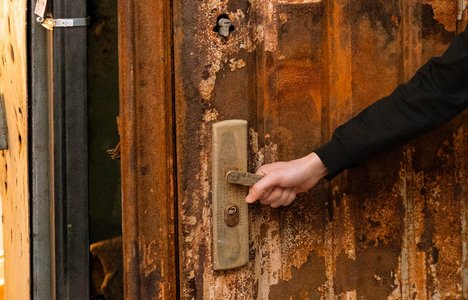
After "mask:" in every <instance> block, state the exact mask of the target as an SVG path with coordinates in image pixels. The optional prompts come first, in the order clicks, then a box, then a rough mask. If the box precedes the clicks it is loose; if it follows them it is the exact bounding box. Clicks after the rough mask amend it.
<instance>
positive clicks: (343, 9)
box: [180, 0, 468, 299]
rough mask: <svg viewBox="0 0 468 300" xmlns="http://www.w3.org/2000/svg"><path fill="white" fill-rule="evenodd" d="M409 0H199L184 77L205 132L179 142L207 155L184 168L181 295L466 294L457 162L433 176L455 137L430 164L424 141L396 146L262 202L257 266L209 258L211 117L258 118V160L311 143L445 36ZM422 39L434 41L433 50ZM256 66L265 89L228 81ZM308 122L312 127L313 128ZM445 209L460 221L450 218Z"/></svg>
mask: <svg viewBox="0 0 468 300" xmlns="http://www.w3.org/2000/svg"><path fill="white" fill-rule="evenodd" d="M187 5H188V4H187ZM400 5H401V2H386V1H370V0H361V1H358V2H357V3H351V2H350V1H334V2H330V3H328V2H327V3H324V2H321V1H293V0H290V1H286V0H283V1H281V0H270V1H253V0H252V1H249V4H248V6H247V7H246V6H243V4H242V3H240V2H236V1H234V0H231V1H204V2H203V3H196V4H193V6H194V7H195V11H196V13H197V16H196V21H193V22H194V24H190V25H195V27H196V31H195V34H194V35H193V36H194V37H195V38H194V40H190V38H187V39H188V41H189V45H188V46H187V48H189V49H190V51H192V53H190V52H189V53H190V58H184V59H185V60H183V61H184V62H186V63H188V64H189V65H190V64H191V63H193V65H190V66H193V68H190V69H186V70H185V71H187V74H188V73H190V74H189V75H184V76H187V77H189V80H186V81H185V82H184V84H188V85H190V84H193V86H194V90H195V92H192V91H191V90H190V88H186V87H185V86H184V89H185V90H184V92H186V93H187V95H184V96H185V97H186V98H184V101H185V102H184V103H189V104H187V106H188V109H187V110H186V113H187V116H186V118H187V119H189V120H187V121H186V125H185V126H186V127H185V128H184V130H187V132H186V133H185V137H187V140H188V139H189V138H190V139H191V140H195V142H193V143H192V141H190V142H186V143H182V145H183V147H181V148H180V149H182V151H185V152H184V153H183V155H185V156H189V157H190V159H191V160H192V159H193V157H196V158H197V162H196V163H187V162H186V160H187V158H185V161H184V167H186V169H185V170H182V173H183V174H182V175H181V176H188V177H187V178H184V180H185V181H186V182H184V183H183V184H182V186H183V188H182V191H183V193H185V194H184V196H183V204H182V208H183V209H182V211H181V216H182V217H181V219H180V222H181V223H182V226H181V227H182V231H183V232H182V234H183V239H182V240H183V245H182V246H181V248H182V249H183V253H182V258H181V260H182V261H183V274H182V275H181V278H182V281H183V283H182V287H183V290H182V295H183V296H184V297H186V298H200V299H201V298H204V299H269V298H272V299H318V298H321V299H364V298H372V297H375V298H376V299H385V298H388V299H413V298H417V299H423V298H424V297H426V296H427V297H429V296H431V297H436V298H437V297H441V298H443V297H446V296H447V295H449V296H450V297H452V296H453V297H459V295H460V291H458V290H457V289H456V287H455V286H456V284H459V281H460V280H458V279H457V278H456V276H459V275H460V272H459V271H458V270H460V264H462V261H463V263H465V262H466V249H465V250H463V251H465V252H463V253H462V250H461V247H460V245H461V243H460V242H459V240H460V236H459V233H460V232H459V231H453V232H449V227H450V224H452V225H453V224H457V222H460V223H463V222H466V220H465V221H463V219H457V218H460V214H458V213H457V212H458V209H457V207H458V208H459V206H460V205H461V202H460V200H459V199H458V198H457V199H458V202H457V201H452V200H453V199H450V198H449V197H448V196H447V195H448V194H450V191H451V189H454V188H455V187H454V184H453V183H450V181H456V180H454V177H453V174H452V175H450V174H451V173H450V172H448V171H447V170H445V171H443V172H442V175H441V176H440V177H436V176H435V175H434V174H433V172H432V173H431V171H430V170H428V169H427V168H429V167H427V166H428V165H431V166H432V168H434V165H439V162H441V163H446V164H450V161H452V160H453V153H451V152H450V151H446V148H451V147H452V146H451V141H447V142H446V143H445V144H444V145H443V146H440V145H439V144H436V145H435V144H434V145H433V144H431V147H433V148H434V147H435V148H437V150H438V152H437V155H436V156H437V157H438V158H437V159H438V160H439V161H437V163H436V164H434V163H433V162H431V160H427V161H428V163H427V164H426V167H424V168H422V167H421V166H419V164H420V162H419V161H420V160H421V159H419V158H418V155H420V147H409V148H407V150H406V151H405V152H404V154H401V153H400V151H398V150H395V151H394V152H391V153H390V154H388V155H387V156H384V160H383V161H379V160H378V159H377V160H375V161H371V163H369V165H368V166H364V167H361V168H358V169H357V170H353V171H350V173H351V174H350V175H346V174H343V175H342V176H340V177H339V178H337V179H335V180H334V181H333V183H332V184H329V185H328V184H325V183H324V184H321V185H320V186H318V187H317V188H316V189H314V190H313V191H311V192H310V193H308V194H306V195H300V196H299V197H298V199H297V201H295V202H294V204H293V205H292V206H291V207H288V208H284V209H279V210H271V209H270V208H268V207H261V206H259V205H253V206H251V207H250V213H249V216H250V223H249V224H250V242H251V247H250V248H251V252H250V256H251V259H250V262H249V264H248V265H247V266H246V267H244V268H242V269H239V270H233V271H226V272H213V271H212V269H211V260H210V259H211V258H210V257H211V233H210V232H211V220H210V217H211V215H210V209H209V207H210V202H209V201H210V195H209V191H210V186H209V175H208V174H209V172H208V171H209V168H210V162H209V154H210V149H211V144H210V133H209V132H210V124H211V123H212V122H214V121H216V120H217V119H225V118H230V117H233V118H238V117H239V116H243V117H244V116H246V118H247V119H249V124H251V126H252V127H251V128H250V129H249V143H250V151H251V153H250V154H251V157H252V158H253V159H252V160H251V162H250V166H249V168H250V169H252V170H255V169H256V168H258V167H259V166H260V165H262V164H264V163H267V162H273V161H277V160H284V159H291V158H294V157H297V156H300V155H301V154H304V153H306V152H310V151H311V150H313V148H314V147H315V146H317V145H318V144H319V143H320V142H321V141H323V140H325V139H326V138H327V137H328V134H329V132H330V131H331V130H332V129H333V128H334V127H336V126H337V125H339V124H340V123H342V122H343V121H345V120H346V119H348V118H349V117H350V116H351V115H353V114H354V113H356V112H357V111H359V110H360V109H362V108H363V107H365V106H367V105H369V104H370V103H372V102H373V101H375V100H376V99H377V98H379V97H381V96H384V95H386V94H388V93H389V92H390V91H391V90H392V89H393V88H394V87H395V86H396V85H397V83H398V82H400V81H401V80H402V79H403V78H406V76H410V74H411V73H413V72H414V69H415V68H416V67H417V66H418V64H419V63H420V62H421V60H422V58H424V57H425V56H426V55H429V53H432V52H434V53H435V52H437V51H439V50H440V49H442V48H443V47H444V46H446V41H445V40H444V39H440V38H438V37H437V36H436V34H435V33H432V32H430V34H429V35H428V36H426V35H425V36H424V38H425V40H421V39H422V38H421V37H420V36H419V33H420V31H421V27H422V25H421V24H420V23H421V22H420V21H421V20H420V19H418V16H417V15H416V14H417V12H418V8H417V7H416V4H415V3H412V2H411V3H406V2H405V3H404V5H402V6H401V7H400ZM220 14H226V15H228V16H229V17H230V18H231V20H232V21H233V24H234V26H235V27H236V29H235V30H234V31H233V32H232V34H231V36H230V37H229V38H228V39H224V38H221V37H219V36H218V35H217V33H216V32H213V30H212V28H213V25H214V23H215V22H216V18H217V17H218V16H219V15H220ZM435 15H436V18H439V17H440V16H441V13H440V12H437V13H435ZM413 17H414V19H412V18H413ZM324 18H325V19H324ZM439 19H440V18H439ZM437 34H439V33H437ZM423 45H424V49H426V48H429V50H424V51H426V52H424V53H423V52H422V51H423ZM426 46H429V47H426ZM252 65H253V66H252ZM402 65H404V66H402ZM229 71H231V72H229ZM234 71H235V72H234ZM244 72H245V73H244ZM248 72H252V73H254V74H252V75H254V76H252V78H255V80H256V82H254V83H252V86H253V90H254V91H255V92H254V96H251V94H249V92H248V91H247V90H248V89H249V88H251V87H250V86H247V85H248V84H246V85H244V86H242V87H238V86H232V85H229V84H230V83H229V82H228V83H227V82H226V81H227V79H226V78H230V79H232V78H236V77H235V76H236V75H239V74H241V75H243V74H247V73H248ZM181 73H182V72H181ZM311 74H312V76H311ZM192 75H193V76H192ZM229 76H231V77H229ZM239 76H240V75H239ZM221 87H222V88H221ZM239 90H240V92H239ZM221 92H223V93H226V94H227V95H231V94H233V95H238V94H242V95H244V94H245V95H246V97H245V98H246V100H245V102H236V104H235V105H237V104H238V103H242V105H243V106H245V107H247V108H238V107H234V106H235V105H234V104H232V103H228V102H229V101H227V100H225V98H223V97H219V96H218V95H217V94H218V93H221ZM257 93H258V94H257ZM198 96H200V97H198ZM247 98H248V99H247ZM199 99H201V100H202V101H196V100H199ZM194 100H195V101H194ZM231 102H232V101H231ZM252 103H253V104H252ZM192 112H193V113H192ZM251 121H253V122H251ZM255 121H257V124H256V123H255ZM187 124H188V125H187ZM256 125H258V127H257V126H256ZM305 127H307V128H313V129H311V130H310V132H305V131H306V130H308V129H304V128H305ZM311 140H312V141H311ZM186 145H188V146H190V147H191V146H194V149H192V148H190V149H189V150H186V149H185V148H184V146H186ZM439 146H440V147H439ZM444 147H445V148H444ZM460 157H462V156H461V155H460ZM430 163H432V164H430ZM185 172H187V173H185ZM192 175H193V176H192ZM193 178H194V179H193ZM444 178H445V179H444ZM460 178H462V177H460ZM192 180H193V182H192ZM460 180H461V179H460ZM188 181H190V182H188ZM457 205H458V206H457ZM443 216H446V219H448V220H450V221H449V222H445V223H444V217H443ZM454 220H458V221H454ZM454 222H455V223H454ZM464 226H465V227H466V225H464ZM465 241H466V238H465ZM463 245H465V246H464V247H465V248H466V243H465V244H463ZM457 247H459V249H458V250H457ZM464 253H465V254H464ZM463 255H465V256H463ZM442 256H443V257H442ZM311 273H312V275H309V274H311ZM467 280H468V277H467ZM466 282H468V281H466ZM466 286H467V287H468V285H466Z"/></svg>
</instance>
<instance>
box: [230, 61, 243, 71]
mask: <svg viewBox="0 0 468 300" xmlns="http://www.w3.org/2000/svg"><path fill="white" fill-rule="evenodd" d="M245 66H246V63H245V61H244V60H243V59H238V60H235V59H234V58H232V59H230V60H229V68H231V71H235V70H238V69H242V68H243V67H245Z"/></svg>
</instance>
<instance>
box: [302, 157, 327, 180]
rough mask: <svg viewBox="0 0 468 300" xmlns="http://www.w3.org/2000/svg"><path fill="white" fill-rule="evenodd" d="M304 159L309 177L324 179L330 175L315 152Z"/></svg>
mask: <svg viewBox="0 0 468 300" xmlns="http://www.w3.org/2000/svg"><path fill="white" fill-rule="evenodd" d="M304 158H305V159H306V164H307V170H308V174H309V176H311V177H315V178H317V177H319V178H323V177H325V176H327V175H328V170H327V167H326V166H325V164H324V163H323V162H322V160H321V159H320V157H319V156H318V155H317V154H316V153H315V152H312V153H310V154H309V155H307V156H305V157H304Z"/></svg>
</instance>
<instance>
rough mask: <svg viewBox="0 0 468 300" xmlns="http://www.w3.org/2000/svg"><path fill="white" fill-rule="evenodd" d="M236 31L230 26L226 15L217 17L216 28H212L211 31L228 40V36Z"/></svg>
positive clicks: (230, 23)
mask: <svg viewBox="0 0 468 300" xmlns="http://www.w3.org/2000/svg"><path fill="white" fill-rule="evenodd" d="M234 29H236V28H235V27H234V25H232V22H231V20H230V19H229V16H228V15H226V14H222V15H219V16H218V18H217V20H216V26H215V27H214V28H213V31H215V32H217V33H218V34H219V35H220V36H222V37H224V38H228V37H229V34H230V33H231V32H233V31H234Z"/></svg>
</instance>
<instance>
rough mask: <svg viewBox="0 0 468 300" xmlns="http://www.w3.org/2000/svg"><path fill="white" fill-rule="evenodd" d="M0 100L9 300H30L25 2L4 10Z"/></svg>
mask: <svg viewBox="0 0 468 300" xmlns="http://www.w3.org/2000/svg"><path fill="white" fill-rule="evenodd" d="M0 35H1V36H2V38H1V40H0V63H1V65H0V98H1V100H2V101H4V103H5V112H6V114H5V115H6V123H7V126H8V149H6V150H2V151H1V153H0V170H1V171H0V182H1V184H0V192H1V197H0V198H1V205H2V223H3V232H4V235H3V236H4V250H5V252H4V257H5V264H4V266H5V299H21V300H23V299H30V297H31V295H30V278H31V275H30V267H31V266H30V239H29V234H30V232H29V228H30V227H29V226H30V224H29V213H30V209H29V178H28V168H29V167H28V155H29V154H28V152H29V150H28V147H29V141H28V114H29V112H28V99H27V73H26V72H27V57H26V55H27V45H26V36H27V32H26V1H24V0H23V1H7V2H5V1H3V2H2V5H1V6H0Z"/></svg>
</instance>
